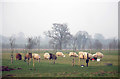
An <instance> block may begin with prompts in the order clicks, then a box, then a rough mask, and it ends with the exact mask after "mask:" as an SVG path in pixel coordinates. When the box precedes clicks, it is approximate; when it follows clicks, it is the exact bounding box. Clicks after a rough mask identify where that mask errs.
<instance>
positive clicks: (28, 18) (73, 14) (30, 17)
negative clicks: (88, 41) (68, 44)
mask: <svg viewBox="0 0 120 79" xmlns="http://www.w3.org/2000/svg"><path fill="white" fill-rule="evenodd" d="M0 10H1V12H0V15H1V17H2V19H0V22H1V23H0V29H2V32H0V34H1V35H3V36H6V37H9V36H11V35H13V34H18V33H19V32H23V33H24V34H25V37H28V36H39V35H41V36H42V37H43V36H44V34H43V32H44V31H47V30H50V29H51V27H52V26H53V25H52V24H53V23H67V25H68V27H69V29H70V32H71V34H73V35H75V34H76V33H77V32H78V31H79V30H81V31H87V32H88V33H89V34H90V35H92V36H94V34H95V33H100V34H102V35H103V36H104V37H105V38H113V37H118V0H97V1H96V0H92V1H91V2H90V1H88V0H85V1H84V0H69V1H68V0H39V1H38V0H35V1H33V0H19V1H16V0H9V1H8V0H4V1H2V2H1V3H0Z"/></svg>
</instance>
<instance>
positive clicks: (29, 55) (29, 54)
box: [24, 53, 32, 63]
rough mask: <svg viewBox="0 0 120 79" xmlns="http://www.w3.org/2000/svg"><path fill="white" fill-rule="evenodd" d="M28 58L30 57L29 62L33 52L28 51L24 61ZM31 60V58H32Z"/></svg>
mask: <svg viewBox="0 0 120 79" xmlns="http://www.w3.org/2000/svg"><path fill="white" fill-rule="evenodd" d="M26 59H28V63H29V59H32V53H27V54H26V55H25V57H24V61H25V62H26ZM30 61H31V60H30Z"/></svg>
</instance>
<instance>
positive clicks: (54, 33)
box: [45, 23, 71, 50]
mask: <svg viewBox="0 0 120 79" xmlns="http://www.w3.org/2000/svg"><path fill="white" fill-rule="evenodd" d="M45 35H46V36H48V37H50V38H51V40H53V42H54V43H53V44H55V46H57V45H58V46H57V47H58V49H60V50H62V46H63V45H64V44H65V43H67V42H68V41H69V39H70V38H71V34H70V32H69V29H68V26H67V24H58V23H54V24H53V27H52V30H49V31H47V32H45Z"/></svg>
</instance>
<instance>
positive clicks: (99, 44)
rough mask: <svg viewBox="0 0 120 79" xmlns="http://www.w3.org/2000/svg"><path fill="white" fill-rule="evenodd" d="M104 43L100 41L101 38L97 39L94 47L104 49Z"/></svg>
mask: <svg viewBox="0 0 120 79" xmlns="http://www.w3.org/2000/svg"><path fill="white" fill-rule="evenodd" d="M102 46H103V45H102V43H101V42H100V41H99V40H97V39H96V40H95V42H94V48H95V49H102Z"/></svg>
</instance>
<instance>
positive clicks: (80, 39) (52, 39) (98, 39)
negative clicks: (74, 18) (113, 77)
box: [2, 23, 118, 50]
mask: <svg viewBox="0 0 120 79" xmlns="http://www.w3.org/2000/svg"><path fill="white" fill-rule="evenodd" d="M44 35H45V36H46V37H47V38H46V39H48V40H46V41H45V42H48V43H47V44H46V45H45V44H42V42H41V41H42V37H41V36H35V37H28V38H27V40H26V43H25V44H22V45H20V44H16V43H15V41H16V40H15V37H10V38H9V43H11V42H12V41H13V40H12V39H14V44H15V46H14V48H28V49H56V50H62V49H73V50H76V49H78V50H85V49H100V50H101V49H118V39H117V38H112V39H105V38H104V36H103V35H102V34H95V35H94V38H93V37H92V36H91V35H89V33H88V32H86V31H78V32H77V33H76V34H75V35H72V34H71V33H70V31H69V28H68V26H67V24H60V23H54V24H53V27H52V28H51V30H48V31H45V32H44ZM10 39H11V40H10ZM2 48H10V44H4V43H2Z"/></svg>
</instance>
